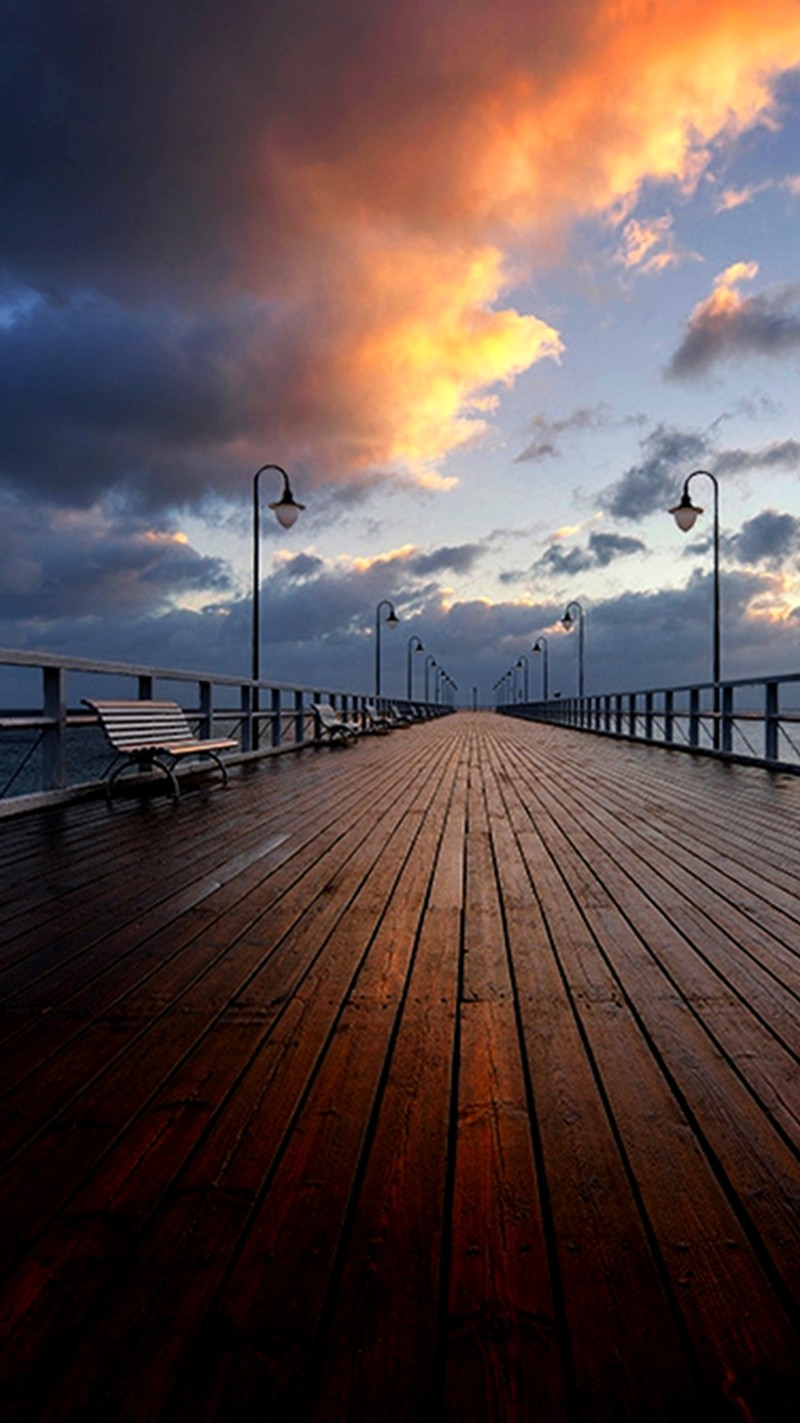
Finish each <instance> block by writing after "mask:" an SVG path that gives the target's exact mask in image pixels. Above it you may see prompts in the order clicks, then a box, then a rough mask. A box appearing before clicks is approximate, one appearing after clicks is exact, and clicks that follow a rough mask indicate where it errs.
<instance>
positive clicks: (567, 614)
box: [561, 599, 584, 697]
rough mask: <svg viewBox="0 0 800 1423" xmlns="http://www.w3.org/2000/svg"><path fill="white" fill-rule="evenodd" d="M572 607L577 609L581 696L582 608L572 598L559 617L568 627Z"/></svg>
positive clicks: (571, 619) (581, 689)
mask: <svg viewBox="0 0 800 1423" xmlns="http://www.w3.org/2000/svg"><path fill="white" fill-rule="evenodd" d="M572 608H577V609H578V696H579V697H582V696H583V685H584V680H583V608H582V607H581V605H580V603H578V602H576V601H575V599H573V601H572V602H571V603H567V606H566V608H565V610H564V616H563V618H562V619H561V621H562V623H563V624H564V627H565V628H568V629H569V628H571V627H572V624H573V623H574V621H575V619H574V618H573V616H572V611H571V610H572Z"/></svg>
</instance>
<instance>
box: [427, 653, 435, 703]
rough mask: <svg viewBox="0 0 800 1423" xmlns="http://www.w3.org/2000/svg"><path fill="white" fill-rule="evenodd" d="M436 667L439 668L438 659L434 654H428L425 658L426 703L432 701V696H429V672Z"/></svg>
mask: <svg viewBox="0 0 800 1423" xmlns="http://www.w3.org/2000/svg"><path fill="white" fill-rule="evenodd" d="M436 666H438V663H437V661H436V658H435V657H434V656H433V654H432V653H430V652H429V653H428V654H427V656H426V658H425V701H426V702H428V701H430V695H429V691H428V671H429V669H430V668H431V667H436Z"/></svg>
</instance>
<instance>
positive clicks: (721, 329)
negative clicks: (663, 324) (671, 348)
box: [667, 284, 800, 377]
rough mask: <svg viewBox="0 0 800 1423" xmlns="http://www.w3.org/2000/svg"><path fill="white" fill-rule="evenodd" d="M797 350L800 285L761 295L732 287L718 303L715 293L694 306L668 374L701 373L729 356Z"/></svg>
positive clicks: (799, 327)
mask: <svg viewBox="0 0 800 1423" xmlns="http://www.w3.org/2000/svg"><path fill="white" fill-rule="evenodd" d="M795 351H800V285H798V284H792V285H787V286H784V287H779V288H777V289H776V290H775V291H773V292H769V293H763V294H762V295H759V296H749V297H740V296H739V295H738V293H736V292H734V291H733V289H731V295H730V300H729V302H727V303H726V304H724V305H722V304H720V303H718V302H717V301H715V299H714V296H713V294H712V297H710V298H709V299H708V301H706V302H701V303H700V304H699V306H697V307H695V310H694V311H693V312H692V315H691V317H690V320H689V323H688V326H687V329H686V333H685V335H684V337H683V340H682V341H681V343H680V345H679V346H678V349H677V350H676V351H675V353H674V355H673V356H672V359H671V360H670V363H669V366H668V367H667V374H668V375H670V376H673V377H686V376H693V375H698V374H702V373H704V372H705V371H708V370H709V369H710V368H711V367H712V366H714V365H716V364H717V363H718V362H719V361H722V360H725V359H728V358H730V357H732V356H753V355H758V356H786V355H789V354H791V353H793V352H795Z"/></svg>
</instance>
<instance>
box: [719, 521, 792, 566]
mask: <svg viewBox="0 0 800 1423" xmlns="http://www.w3.org/2000/svg"><path fill="white" fill-rule="evenodd" d="M726 548H727V552H728V554H729V556H730V557H733V558H735V559H736V560H737V562H738V563H743V564H746V565H749V566H751V567H752V565H753V564H763V565H764V567H765V568H770V569H774V570H778V569H779V568H782V567H783V566H784V565H785V564H787V563H789V562H792V563H794V564H796V562H797V555H798V552H800V519H796V518H795V517H794V515H792V514H780V513H778V511H777V510H776V509H765V510H764V511H763V513H761V514H757V515H756V516H755V518H753V519H748V520H747V521H746V523H744V524H743V525H742V527H741V529H740V530H739V533H738V534H735V535H733V537H731V538H728V539H727V540H726Z"/></svg>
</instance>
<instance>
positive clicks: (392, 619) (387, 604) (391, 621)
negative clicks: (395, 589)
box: [375, 598, 400, 704]
mask: <svg viewBox="0 0 800 1423" xmlns="http://www.w3.org/2000/svg"><path fill="white" fill-rule="evenodd" d="M381 608H388V609H389V611H388V613H387V614H386V626H387V627H390V628H393V627H397V624H398V623H399V621H400V619H399V618H398V616H397V613H396V612H395V610H394V603H392V602H391V600H390V599H389V598H381V601H380V602H379V604H378V606H377V608H376V609H375V702H376V704H377V701H378V698H379V697H380V694H381Z"/></svg>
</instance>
